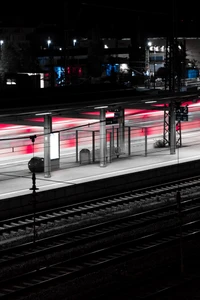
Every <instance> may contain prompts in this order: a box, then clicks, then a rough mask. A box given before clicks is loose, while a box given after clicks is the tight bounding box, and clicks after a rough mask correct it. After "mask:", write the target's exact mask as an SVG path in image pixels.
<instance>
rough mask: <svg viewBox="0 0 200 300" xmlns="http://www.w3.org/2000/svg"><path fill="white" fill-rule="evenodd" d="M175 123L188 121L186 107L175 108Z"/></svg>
mask: <svg viewBox="0 0 200 300" xmlns="http://www.w3.org/2000/svg"><path fill="white" fill-rule="evenodd" d="M176 121H188V106H187V105H186V106H180V107H177V108H176Z"/></svg>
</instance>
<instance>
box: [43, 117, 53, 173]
mask: <svg viewBox="0 0 200 300" xmlns="http://www.w3.org/2000/svg"><path fill="white" fill-rule="evenodd" d="M51 132H52V117H51V115H45V116H44V177H45V178H49V177H51V157H50V155H51V152H50V150H51V149H50V147H51V145H50V134H51Z"/></svg>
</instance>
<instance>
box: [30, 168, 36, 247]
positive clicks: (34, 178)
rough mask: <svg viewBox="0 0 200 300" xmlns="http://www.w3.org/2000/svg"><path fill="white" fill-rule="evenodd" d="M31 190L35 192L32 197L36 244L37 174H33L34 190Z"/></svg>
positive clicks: (34, 240) (34, 239)
mask: <svg viewBox="0 0 200 300" xmlns="http://www.w3.org/2000/svg"><path fill="white" fill-rule="evenodd" d="M30 190H32V191H33V193H32V197H33V243H34V244H35V242H36V236H37V232H36V203H37V199H36V190H38V188H37V187H36V176H35V172H33V173H32V188H30Z"/></svg>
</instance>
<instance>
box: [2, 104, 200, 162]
mask: <svg viewBox="0 0 200 300" xmlns="http://www.w3.org/2000/svg"><path fill="white" fill-rule="evenodd" d="M182 105H188V109H189V113H188V121H185V122H181V129H182V132H184V131H188V130H199V128H200V100H199V101H196V103H193V102H192V101H191V102H186V103H184V104H182ZM88 114H90V118H88V119H84V118H82V119H71V118H61V117H53V118H52V130H53V132H59V133H60V150H61V151H62V150H65V149H70V148H72V147H75V146H76V138H77V132H78V143H79V145H81V146H84V145H88V144H90V145H91V143H92V135H93V132H95V136H96V139H97V142H98V141H99V140H100V136H99V122H98V120H97V119H96V118H94V119H92V118H91V115H92V114H94V113H90V112H88ZM95 114H98V113H95ZM113 116H114V113H112V112H108V113H106V117H113ZM34 120H35V121H38V122H41V121H43V119H41V118H37V119H34ZM112 126H114V127H115V128H117V127H118V125H112ZM110 127H111V126H110V125H108V126H107V129H108V132H109V128H110ZM125 127H126V128H128V127H130V128H131V137H132V138H134V137H141V136H144V128H147V134H148V135H152V136H153V135H161V136H162V134H163V130H164V112H163V110H143V109H126V110H125ZM33 135H36V136H37V137H36V139H35V142H34V144H33V143H32V141H31V139H30V136H33ZM107 139H108V140H109V134H108V136H107ZM43 147H44V130H43V127H40V126H21V125H12V124H0V157H3V156H9V155H21V154H30V153H38V152H43V150H44V149H43Z"/></svg>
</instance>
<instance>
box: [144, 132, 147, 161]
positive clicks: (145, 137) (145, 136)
mask: <svg viewBox="0 0 200 300" xmlns="http://www.w3.org/2000/svg"><path fill="white" fill-rule="evenodd" d="M144 133H145V135H144V139H145V151H144V152H145V156H147V127H145V128H144Z"/></svg>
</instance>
